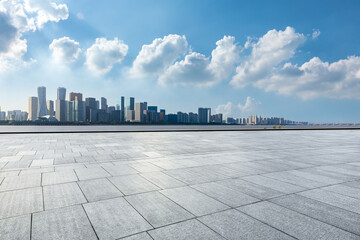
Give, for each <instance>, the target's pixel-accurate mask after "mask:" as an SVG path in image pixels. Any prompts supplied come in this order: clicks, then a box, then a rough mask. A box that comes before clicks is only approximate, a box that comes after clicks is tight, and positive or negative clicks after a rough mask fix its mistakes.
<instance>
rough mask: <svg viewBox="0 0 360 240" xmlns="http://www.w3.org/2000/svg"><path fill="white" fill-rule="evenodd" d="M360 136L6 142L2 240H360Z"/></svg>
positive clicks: (61, 137) (1, 144) (132, 136)
mask: <svg viewBox="0 0 360 240" xmlns="http://www.w3.org/2000/svg"><path fill="white" fill-rule="evenodd" d="M359 226H360V131H358V130H336V131H326V130H320V131H256V132H231V131H230V132H148V133H141V132H138V133H66V134H65V133H64V134H62V133H57V134H23V135H21V134H15V135H6V134H5V135H0V239H145V240H146V239H155V240H157V239H360V227H359Z"/></svg>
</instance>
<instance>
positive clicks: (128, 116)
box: [126, 110, 135, 122]
mask: <svg viewBox="0 0 360 240" xmlns="http://www.w3.org/2000/svg"><path fill="white" fill-rule="evenodd" d="M134 120H135V111H134V110H127V111H126V121H128V122H132V121H134Z"/></svg>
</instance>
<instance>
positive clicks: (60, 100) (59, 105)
mask: <svg viewBox="0 0 360 240" xmlns="http://www.w3.org/2000/svg"><path fill="white" fill-rule="evenodd" d="M65 97H66V88H63V87H59V88H58V89H57V99H56V112H55V117H56V119H57V120H58V121H59V122H65V121H66V120H67V119H66V118H67V117H66V114H67V112H66V101H65Z"/></svg>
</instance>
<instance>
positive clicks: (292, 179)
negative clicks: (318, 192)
mask: <svg viewBox="0 0 360 240" xmlns="http://www.w3.org/2000/svg"><path fill="white" fill-rule="evenodd" d="M264 176H265V177H269V178H274V179H277V180H280V181H283V182H287V183H290V184H294V185H298V186H300V187H304V188H308V189H309V188H318V187H323V186H326V185H329V184H325V183H322V182H317V181H314V180H309V179H307V178H304V177H300V176H296V175H295V174H292V173H291V172H276V173H267V174H264Z"/></svg>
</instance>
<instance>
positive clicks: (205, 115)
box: [198, 108, 211, 123]
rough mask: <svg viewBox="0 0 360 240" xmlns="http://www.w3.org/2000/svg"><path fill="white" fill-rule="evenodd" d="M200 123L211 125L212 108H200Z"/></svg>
mask: <svg viewBox="0 0 360 240" xmlns="http://www.w3.org/2000/svg"><path fill="white" fill-rule="evenodd" d="M198 115H199V123H209V122H210V118H211V108H199V110H198Z"/></svg>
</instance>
